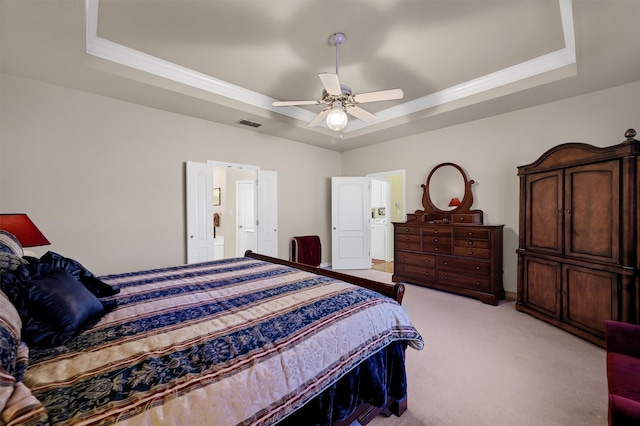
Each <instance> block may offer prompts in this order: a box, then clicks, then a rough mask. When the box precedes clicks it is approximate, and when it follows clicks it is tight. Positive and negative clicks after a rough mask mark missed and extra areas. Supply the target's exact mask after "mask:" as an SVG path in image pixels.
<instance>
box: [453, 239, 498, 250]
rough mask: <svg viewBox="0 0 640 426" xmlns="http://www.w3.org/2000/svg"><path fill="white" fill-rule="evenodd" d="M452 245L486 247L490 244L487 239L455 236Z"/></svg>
mask: <svg viewBox="0 0 640 426" xmlns="http://www.w3.org/2000/svg"><path fill="white" fill-rule="evenodd" d="M454 245H455V246H456V248H457V247H467V248H478V249H488V248H489V247H491V244H490V243H489V241H488V240H468V239H459V238H456V240H455V242H454Z"/></svg>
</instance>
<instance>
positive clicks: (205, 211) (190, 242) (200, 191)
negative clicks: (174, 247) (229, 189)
mask: <svg viewBox="0 0 640 426" xmlns="http://www.w3.org/2000/svg"><path fill="white" fill-rule="evenodd" d="M185 180H186V185H185V188H186V189H185V190H186V202H187V212H186V219H187V242H186V244H187V263H196V262H205V261H207V260H213V168H212V167H211V166H210V165H209V164H206V163H196V162H193V161H187V164H186V177H185Z"/></svg>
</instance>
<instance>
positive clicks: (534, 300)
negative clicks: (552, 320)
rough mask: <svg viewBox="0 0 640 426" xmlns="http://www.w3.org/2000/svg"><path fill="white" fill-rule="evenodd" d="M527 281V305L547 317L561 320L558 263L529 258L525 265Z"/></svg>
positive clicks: (559, 270)
mask: <svg viewBox="0 0 640 426" xmlns="http://www.w3.org/2000/svg"><path fill="white" fill-rule="evenodd" d="M524 268H525V270H524V275H525V280H526V289H527V290H526V294H525V303H526V305H527V306H529V307H532V308H534V309H537V310H539V311H541V312H543V313H545V314H547V315H550V316H553V317H556V318H560V315H561V313H562V312H561V309H560V286H561V284H560V279H561V276H560V273H561V267H560V264H559V263H557V262H551V261H545V260H542V259H535V258H527V259H526V260H525V265H524Z"/></svg>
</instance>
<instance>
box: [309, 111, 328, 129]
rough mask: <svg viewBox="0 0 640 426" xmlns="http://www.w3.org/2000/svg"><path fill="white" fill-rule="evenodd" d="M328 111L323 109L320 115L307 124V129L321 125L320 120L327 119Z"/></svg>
mask: <svg viewBox="0 0 640 426" xmlns="http://www.w3.org/2000/svg"><path fill="white" fill-rule="evenodd" d="M329 111H331V108H325V109H323V110H322V111H320V114H318V115H316V116H315V117H314V119H313V120H311V122H310V123H309V124H307V127H313V126H317V125H318V124H320V123H322V120H324V119H325V118H327V115H329Z"/></svg>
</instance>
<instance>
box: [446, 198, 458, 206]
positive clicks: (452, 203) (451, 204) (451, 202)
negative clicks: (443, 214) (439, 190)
mask: <svg viewBox="0 0 640 426" xmlns="http://www.w3.org/2000/svg"><path fill="white" fill-rule="evenodd" d="M459 205H460V200H459V199H457V198H452V199H451V201H449V207H458V206H459Z"/></svg>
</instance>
